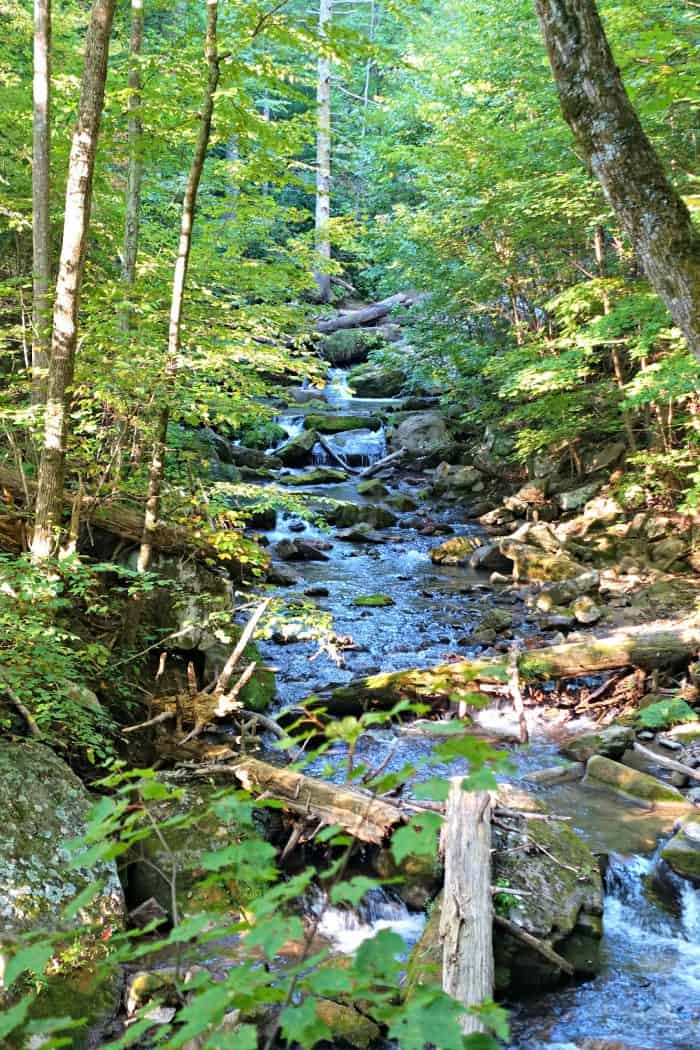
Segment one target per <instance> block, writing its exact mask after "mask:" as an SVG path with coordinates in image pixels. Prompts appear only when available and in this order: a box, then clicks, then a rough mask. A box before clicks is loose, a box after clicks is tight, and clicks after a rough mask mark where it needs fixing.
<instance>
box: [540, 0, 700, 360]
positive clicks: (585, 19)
mask: <svg viewBox="0 0 700 1050" xmlns="http://www.w3.org/2000/svg"><path fill="white" fill-rule="evenodd" d="M535 8H536V11H537V17H538V19H539V23H540V28H541V30H542V35H543V37H544V41H545V44H546V46H547V51H548V54H549V61H550V64H551V67H552V72H553V73H554V79H555V82H556V85H557V90H558V92H559V100H560V102H561V107H562V111H563V114H564V117H565V119H566V121H567V123H568V124H569V126H570V127H571V130H572V131H573V133H574V137H575V139H576V142H577V144H578V147H579V149H580V151H581V154H582V156H583V159H584V160H585V161H586V163H587V164H588V165H589V167H590V169H591V171H592V172H593V174H594V175H595V176H596V178H597V179H598V180H599V182H600V184H601V186H602V188H603V192H604V193H605V196H606V198H607V200H608V201H609V203H610V205H611V206H612V208H613V209H614V211H615V213H616V215H617V218H618V221H619V223H620V226H621V227H622V229H623V231H624V232H625V234H626V235H627V236H628V237H629V239H630V241H631V242H632V246H633V248H634V250H635V252H636V254H637V257H638V259H639V261H640V262H641V264H642V266H643V267H644V271H645V273H646V275H647V277H648V278H649V281H650V282H651V284H652V286H653V287H654V289H655V291H656V292H658V294H659V295H660V296H661V298H662V299H663V300H664V302H665V303H666V305H667V307H668V309H669V312H670V314H671V317H672V318H673V321H674V322H675V324H676V325H678V327H679V328H680V329H681V331H682V332H683V335H684V336H685V338H686V340H687V343H688V347H689V349H690V351H691V352H692V353H693V354H695V356H696V357H697V358H698V359H699V360H700V233H698V231H697V230H696V229H695V228H694V226H693V224H692V221H691V218H690V213H689V211H688V209H687V208H686V206H685V204H684V202H683V201H682V199H681V197H680V196H679V194H678V193H677V192H676V191H675V189H674V188H673V186H672V185H671V183H670V182H669V180H668V178H667V177H666V173H665V171H664V168H663V165H662V163H661V161H660V159H659V157H658V155H657V153H656V151H655V150H654V148H653V146H652V145H651V143H650V142H649V139H648V138H647V137H646V135H645V133H644V131H643V130H642V126H641V124H640V122H639V118H638V116H637V114H636V112H635V110H634V108H633V107H632V104H631V102H630V100H629V98H628V96H627V93H626V91H625V88H624V85H623V83H622V78H621V76H620V72H619V70H618V68H617V66H616V65H615V60H614V59H613V56H612V53H611V51H610V46H609V44H608V41H607V39H606V36H605V32H604V30H603V26H602V24H601V21H600V16H599V14H598V11H597V9H596V5H595V2H594V0H535Z"/></svg>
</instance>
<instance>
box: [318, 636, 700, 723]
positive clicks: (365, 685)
mask: <svg viewBox="0 0 700 1050" xmlns="http://www.w3.org/2000/svg"><path fill="white" fill-rule="evenodd" d="M698 648H700V626H699V625H698V623H696V622H695V621H693V620H681V621H663V622H658V623H657V624H654V625H652V626H648V625H646V624H645V625H642V626H641V627H627V628H622V629H620V630H617V631H614V632H613V633H611V634H608V635H605V636H604V637H602V638H587V639H586V640H585V641H581V642H565V643H563V644H562V645H550V646H547V647H545V648H542V649H529V650H526V651H524V652H523V653H522V654H521V655H520V657H519V659H518V674H519V679H520V683H521V684H525V683H527V682H530V681H535V680H536V679H538V678H545V679H546V678H576V677H578V676H579V675H583V674H592V673H596V672H598V671H607V670H614V669H616V668H621V667H628V666H632V667H642V668H645V669H653V668H656V667H673V666H676V665H678V664H681V663H683V662H684V661H686V660H688V659H689V658H691V657H692V656H694V654H695V653H696V651H697V650H698ZM511 673H512V672H511ZM509 678H510V676H509V668H508V660H507V658H505V657H504V658H498V657H496V658H492V659H473V660H457V661H455V662H454V663H447V664H439V665H437V666H436V667H431V668H426V669H416V668H413V669H411V670H407V671H394V672H387V673H384V674H376V675H372V676H371V677H369V678H360V679H356V680H355V681H352V682H349V683H348V684H347V685H344V686H340V687H338V688H335V689H331V690H328V691H322V692H320V693H318V694H317V695H316V697H315V698H312V699H316V700H317V701H320V702H321V703H322V704H323V706H324V707H325V708H326V710H327V711H328V712H329V713H331V714H333V715H344V714H354V713H356V712H357V711H358V710H363V709H366V708H368V707H380V708H382V707H390V706H393V704H395V703H396V702H397V701H399V700H409V701H412V702H425V703H429V704H433V703H435V702H436V701H437V702H442V703H444V704H447V703H449V702H450V701H453V700H455V699H457V700H461V699H466V701H467V703H468V702H469V698H470V693H472V694H473V693H474V692H476V691H477V690H478V688H479V686H480V685H481V684H482V683H484V684H486V685H489V684H491V685H500V686H502V688H503V691H504V693H505V692H506V691H507V688H508V683H509Z"/></svg>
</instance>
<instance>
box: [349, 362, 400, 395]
mask: <svg viewBox="0 0 700 1050" xmlns="http://www.w3.org/2000/svg"><path fill="white" fill-rule="evenodd" d="M348 378H349V382H350V386H351V387H352V388H353V390H354V391H355V397H371V398H375V397H378V398H382V397H397V396H398V395H399V394H400V393H401V391H402V390H403V388H404V386H405V385H406V382H407V376H406V373H405V372H404V371H403V369H400V368H397V367H395V366H391V367H386V368H385V367H384V366H382V365H379V364H372V363H368V364H364V365H358V366H357V367H356V368H353V369H352V371H351V372H350V375H349V377H348Z"/></svg>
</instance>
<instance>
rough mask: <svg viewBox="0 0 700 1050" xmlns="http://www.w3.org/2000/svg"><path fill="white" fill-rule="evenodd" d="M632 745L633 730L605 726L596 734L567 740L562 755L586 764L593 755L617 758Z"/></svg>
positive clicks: (583, 734) (582, 735)
mask: <svg viewBox="0 0 700 1050" xmlns="http://www.w3.org/2000/svg"><path fill="white" fill-rule="evenodd" d="M633 743H634V730H633V729H631V728H630V727H629V726H619V725H612V726H605V727H604V728H603V729H599V730H598V732H596V733H580V734H579V735H578V736H575V737H573V738H572V739H571V740H568V741H567V742H566V744H565V745H564V747H563V748H562V752H563V754H565V755H567V756H568V757H569V758H573V759H574V760H575V761H576V762H587V761H588V759H589V758H592V757H593V755H605V756H606V757H607V758H619V757H620V756H621V755H623V754H624V753H625V751H626V750H627V748H628V747H632V744H633Z"/></svg>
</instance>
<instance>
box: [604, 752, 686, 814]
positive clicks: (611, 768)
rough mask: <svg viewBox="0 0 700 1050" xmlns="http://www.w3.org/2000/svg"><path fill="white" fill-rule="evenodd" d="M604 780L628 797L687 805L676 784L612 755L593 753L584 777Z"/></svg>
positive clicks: (665, 803)
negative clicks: (624, 763)
mask: <svg viewBox="0 0 700 1050" xmlns="http://www.w3.org/2000/svg"><path fill="white" fill-rule="evenodd" d="M591 780H592V781H596V782H598V783H602V784H606V785H607V786H608V787H610V788H612V789H613V790H614V791H620V792H622V794H624V795H625V796H627V797H628V798H635V799H639V800H640V802H646V803H649V802H651V803H655V804H657V805H676V806H686V805H687V803H686V800H685V798H684V797H683V795H682V794H681V792H680V791H678V789H677V788H674V787H671V785H670V784H665V783H664V782H663V781H662V780H657V779H656V777H652V776H649V774H648V773H640V772H639V770H637V769H631V768H630V766H624V765H623V764H622V763H621V762H615V761H613V759H612V758H605V757H604V756H603V755H594V756H593V758H590V759H589V760H588V764H587V766H586V781H591Z"/></svg>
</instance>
